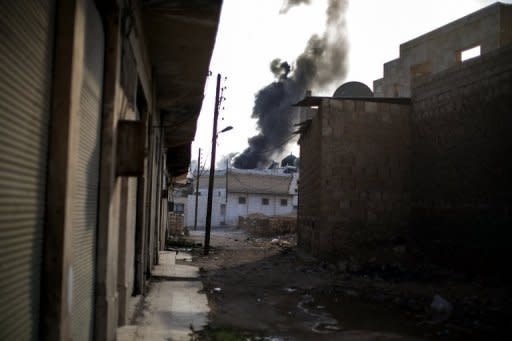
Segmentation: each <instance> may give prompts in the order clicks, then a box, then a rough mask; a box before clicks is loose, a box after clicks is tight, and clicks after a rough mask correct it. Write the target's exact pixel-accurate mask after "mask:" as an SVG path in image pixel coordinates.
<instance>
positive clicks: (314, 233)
mask: <svg viewBox="0 0 512 341" xmlns="http://www.w3.org/2000/svg"><path fill="white" fill-rule="evenodd" d="M315 115H316V116H318V115H321V108H320V110H319V111H318V112H317V113H316V114H315ZM312 117H314V116H313V115H312ZM320 137H321V121H320V120H318V119H315V120H312V121H311V123H310V126H309V128H308V130H307V131H306V132H305V133H303V134H302V135H301V138H300V140H299V144H300V177H299V180H298V181H299V184H298V187H299V193H300V194H299V198H298V203H299V207H298V215H297V243H298V245H299V246H300V247H301V248H302V249H304V250H306V251H308V252H314V251H315V249H316V248H318V247H319V243H318V237H319V230H320V225H319V219H320V215H321V214H320V212H321V210H322V204H321V203H322V200H323V197H322V192H323V191H322V182H321V180H322V169H323V168H324V167H323V166H322V153H321V147H322V144H321V141H320Z"/></svg>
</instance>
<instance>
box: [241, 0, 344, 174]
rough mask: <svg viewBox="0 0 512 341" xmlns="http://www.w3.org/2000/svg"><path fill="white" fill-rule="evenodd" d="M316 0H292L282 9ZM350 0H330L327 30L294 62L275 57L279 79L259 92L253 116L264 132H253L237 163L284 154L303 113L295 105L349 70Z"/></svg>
mask: <svg viewBox="0 0 512 341" xmlns="http://www.w3.org/2000/svg"><path fill="white" fill-rule="evenodd" d="M309 2H310V0H286V1H285V3H284V5H283V8H282V9H281V12H282V13H286V12H288V10H289V9H290V8H291V7H293V6H296V5H299V4H309ZM346 8H347V0H329V4H328V7H327V12H326V17H327V19H326V24H325V30H324V33H323V34H322V35H321V36H318V35H313V36H312V37H310V38H309V41H308V43H307V45H306V48H305V49H304V52H302V54H301V55H300V56H299V57H298V58H297V60H296V61H295V63H294V64H293V65H290V64H288V63H287V62H286V61H282V60H280V59H274V60H273V61H272V62H271V63H270V71H271V72H272V73H273V74H274V76H275V78H276V79H275V81H274V82H272V83H270V84H268V85H267V86H265V87H264V88H263V89H261V90H259V91H258V93H257V94H256V96H255V100H254V107H253V111H252V117H253V118H256V119H257V124H258V130H259V134H258V135H256V136H253V137H251V138H249V140H248V142H249V147H248V148H247V149H246V150H245V151H244V152H243V153H242V154H240V155H239V156H238V157H237V158H236V159H235V160H234V166H235V167H237V168H245V169H252V168H261V167H266V166H267V165H268V164H270V162H271V160H272V156H276V155H278V154H281V153H282V152H283V150H284V149H285V148H286V145H287V144H288V142H290V140H291V139H292V138H293V136H292V127H293V124H294V123H296V120H297V117H296V114H295V108H293V107H292V105H293V104H294V103H296V102H298V101H299V100H301V99H302V98H304V95H305V93H306V91H307V90H310V89H313V90H317V91H318V90H321V89H323V88H325V87H326V86H327V85H330V84H331V83H333V82H338V83H339V82H341V80H343V78H344V77H345V75H346V71H347V66H346V57H347V52H348V41H347V38H346V34H345V17H344V15H345V11H346Z"/></svg>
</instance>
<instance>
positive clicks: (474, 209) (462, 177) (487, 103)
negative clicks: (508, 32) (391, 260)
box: [411, 45, 512, 267]
mask: <svg viewBox="0 0 512 341" xmlns="http://www.w3.org/2000/svg"><path fill="white" fill-rule="evenodd" d="M412 101H413V108H414V109H413V113H412V120H411V122H412V128H411V129H412V136H413V138H412V147H413V150H414V158H413V162H412V166H413V174H414V177H413V182H414V186H413V191H412V220H411V227H412V231H413V233H414V236H415V237H416V240H417V241H418V243H419V244H420V245H421V246H423V247H424V249H425V250H426V251H427V252H428V253H429V254H430V256H431V257H433V258H434V259H438V260H440V261H443V262H444V263H445V264H446V262H451V263H454V264H455V263H457V265H458V266H460V265H461V264H462V265H467V266H468V267H475V266H476V265H479V264H481V263H484V264H487V265H492V264H497V263H496V262H489V260H496V259H498V260H500V259H502V260H503V258H502V257H505V256H506V255H507V254H509V253H507V251H506V249H507V248H508V244H509V242H510V239H511V232H510V230H511V229H510V228H511V227H512V46H511V45H509V46H508V47H507V48H502V49H500V50H497V51H495V52H491V53H489V54H486V55H483V56H481V57H480V58H478V59H476V60H473V61H468V62H466V63H464V64H462V65H460V66H458V67H455V68H452V69H450V70H447V71H445V72H442V73H439V74H437V75H435V76H429V77H425V78H423V79H421V80H419V81H417V82H416V84H414V87H413V96H412ZM496 257H497V258H496Z"/></svg>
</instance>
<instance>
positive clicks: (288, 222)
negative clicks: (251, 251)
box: [238, 214, 297, 237]
mask: <svg viewBox="0 0 512 341" xmlns="http://www.w3.org/2000/svg"><path fill="white" fill-rule="evenodd" d="M296 226H297V218H296V217H294V216H277V217H268V216H265V215H262V214H251V215H249V216H247V217H238V227H239V228H241V229H244V230H246V231H248V232H249V233H250V234H251V235H253V236H259V237H271V236H278V235H282V234H288V233H295V231H296Z"/></svg>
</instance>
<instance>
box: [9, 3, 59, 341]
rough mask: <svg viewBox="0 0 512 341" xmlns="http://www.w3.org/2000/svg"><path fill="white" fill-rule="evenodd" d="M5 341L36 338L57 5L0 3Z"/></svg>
mask: <svg viewBox="0 0 512 341" xmlns="http://www.w3.org/2000/svg"><path fill="white" fill-rule="evenodd" d="M0 13H1V15H0V27H1V30H0V121H1V124H0V262H1V263H0V340H34V339H37V337H38V324H39V309H40V304H39V301H40V283H41V281H40V278H41V256H42V238H43V226H44V208H45V197H46V172H47V171H46V169H47V161H46V159H47V150H48V123H49V111H50V108H49V107H50V103H49V98H50V90H51V65H52V50H53V34H54V33H53V32H54V28H53V17H54V2H53V1H29V0H24V1H2V2H0Z"/></svg>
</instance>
